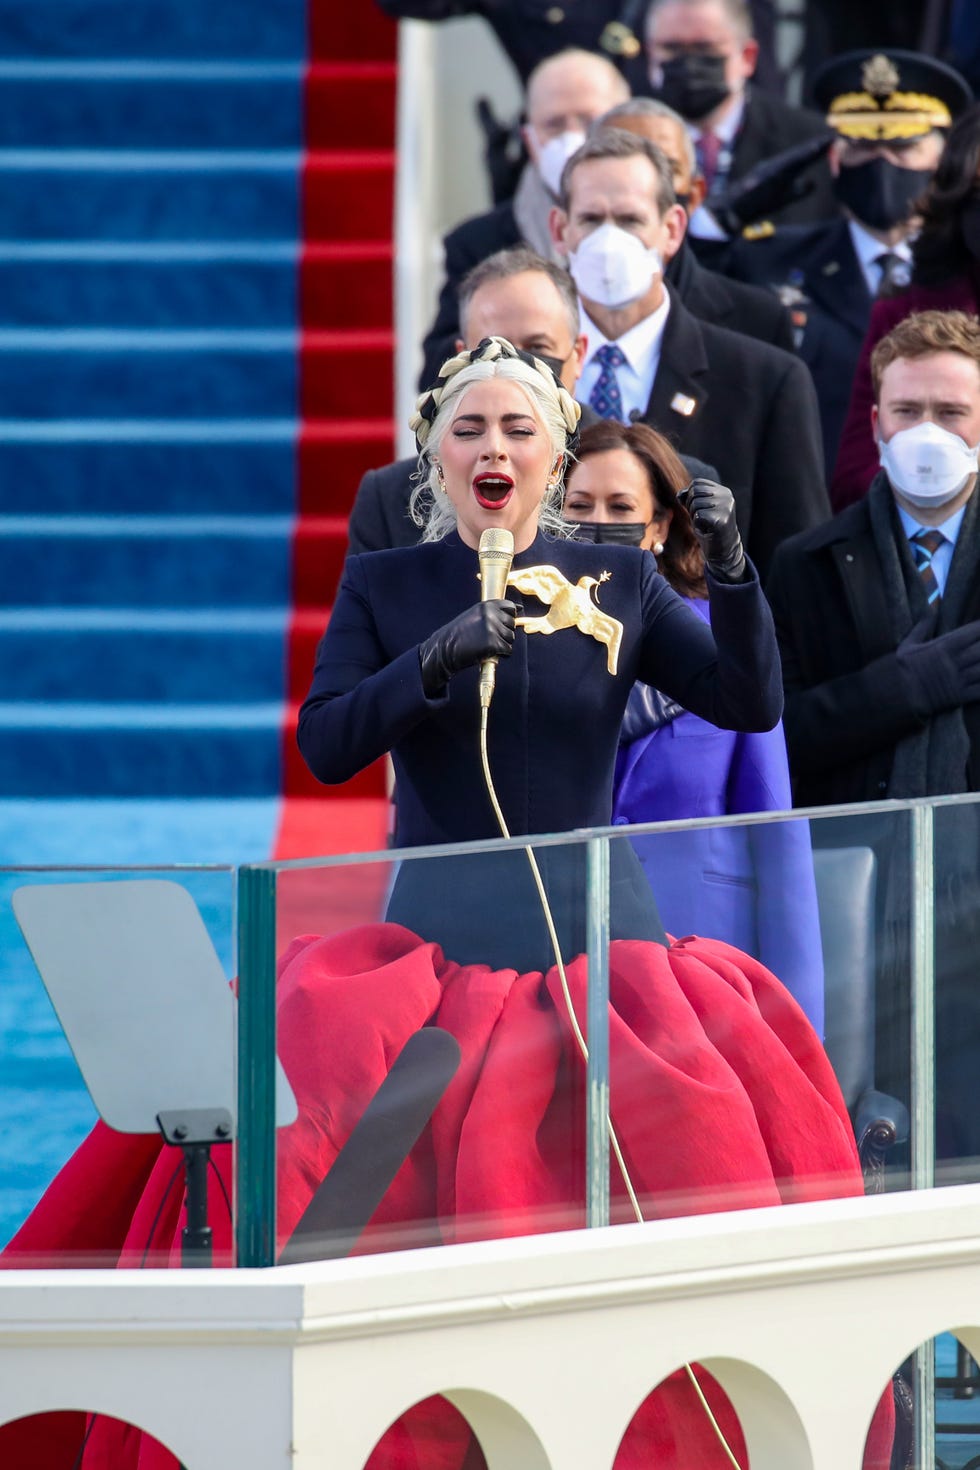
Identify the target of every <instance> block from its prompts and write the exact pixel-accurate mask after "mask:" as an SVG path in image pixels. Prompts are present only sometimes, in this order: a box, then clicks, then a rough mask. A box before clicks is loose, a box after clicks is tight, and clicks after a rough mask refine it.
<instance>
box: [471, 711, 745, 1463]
mask: <svg viewBox="0 0 980 1470" xmlns="http://www.w3.org/2000/svg"><path fill="white" fill-rule="evenodd" d="M489 714H490V709H489V702H488V703H486V704H481V708H480V763H481V765H482V766H483V780H484V783H485V785H486V788H487V795H488V797H489V798H490V805H491V806H492V807H493V814H494V816H495V817H496V819H497V825H498V827H499V828H500V832H501V835H502V836H503V837H510V831H509V830H508V827H507V822H506V819H505V818H504V814H503V811H502V810H501V807H500V802H499V801H498V799H497V792H496V788H495V787H494V784H493V776H492V774H491V771H490V757H489V753H488V750H487V725H488V717H489ZM524 852H525V854H526V855H527V860H528V862H529V863H530V865H531V875H532V877H533V878H534V884H535V887H536V888H537V890H538V897H539V898H540V900H541V912H542V914H543V915H544V921H545V924H546V925H547V929H548V937H549V939H550V940H551V947H552V949H553V950H554V955H555V966H556V968H557V970H558V978H559V980H560V982H561V993H562V997H563V999H564V1002H565V1010H566V1011H567V1013H568V1020H569V1024H570V1026H571V1028H572V1036H573V1037H574V1038H575V1045H576V1047H577V1048H578V1051H579V1054H580V1056H581V1058H582V1061H583V1062H584V1063H585V1065H586V1066H588V1064H589V1048H588V1043H587V1042H586V1040H585V1037H584V1035H583V1034H582V1028H581V1026H580V1025H579V1022H578V1017H577V1016H576V1014H575V1005H574V1002H573V1000H572V992H571V990H570V988H569V985H568V976H567V975H566V974H565V962H564V960H563V959H562V956H561V945H560V943H559V941H558V931H557V929H556V928H555V920H554V916H553V914H552V912H551V904H550V903H549V902H548V895H547V892H546V891H545V886H544V880H543V878H542V877H541V869H540V868H539V867H538V860H537V858H536V857H535V856H534V849H533V848H532V847H530V846H525V848H524ZM605 1121H606V1132H607V1134H608V1135H609V1146H610V1148H611V1149H612V1152H613V1157H614V1158H615V1160H616V1167H617V1169H618V1170H619V1175H620V1178H621V1179H622V1181H623V1185H624V1187H625V1189H626V1193H627V1195H628V1197H629V1202H630V1206H631V1208H632V1210H633V1214H634V1215H635V1216H636V1219H637V1222H638V1223H639V1224H640V1225H643V1224H645V1223H646V1221H645V1220H644V1218H643V1211H642V1210H641V1208H640V1201H639V1199H638V1198H637V1194H636V1190H635V1189H634V1187H633V1181H632V1179H631V1178H630V1174H629V1169H628V1168H627V1167H626V1160H625V1158H624V1157H623V1150H622V1148H621V1147H620V1143H619V1138H618V1137H617V1134H616V1129H615V1127H614V1126H613V1120H612V1115H611V1114H610V1112H609V1111H608V1110H607V1112H606V1120H605ZM682 1366H683V1369H684V1372H685V1373H686V1375H687V1378H688V1382H689V1383H690V1385H691V1387H692V1388H693V1389H694V1392H695V1394H696V1396H697V1399H698V1402H699V1403H700V1405H701V1407H702V1409H703V1410H704V1412H705V1414H706V1415H707V1416H708V1423H709V1424H710V1425H711V1428H712V1429H713V1430H714V1433H715V1437H716V1438H717V1440H718V1443H719V1444H720V1445H721V1448H722V1450H723V1451H724V1453H725V1456H726V1457H727V1459H728V1462H729V1464H730V1465H731V1466H732V1467H733V1470H743V1467H742V1465H741V1464H740V1463H739V1460H738V1458H737V1456H736V1455H735V1453H734V1451H733V1450H732V1447H731V1445H730V1444H729V1443H728V1440H727V1439H726V1438H725V1434H724V1431H723V1430H722V1427H721V1425H720V1424H719V1423H718V1420H717V1418H716V1417H715V1414H714V1412H713V1410H712V1408H711V1405H710V1404H709V1403H708V1400H707V1399H706V1398H705V1395H704V1389H703V1388H702V1387H701V1385H700V1383H699V1382H698V1379H697V1374H696V1373H695V1372H694V1369H693V1368H692V1367H691V1365H690V1363H684V1364H683V1365H682Z"/></svg>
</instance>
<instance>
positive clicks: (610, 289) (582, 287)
mask: <svg viewBox="0 0 980 1470" xmlns="http://www.w3.org/2000/svg"><path fill="white" fill-rule="evenodd" d="M663 268H664V267H663V261H662V260H661V258H660V252H659V251H658V250H654V249H652V248H651V249H648V248H647V246H646V245H644V243H643V241H642V240H640V239H638V238H637V236H636V235H631V234H630V232H629V230H621V229H620V227H619V225H614V224H612V223H611V222H610V221H609V220H607V221H606V223H605V224H602V225H600V226H599V228H598V229H597V230H593V231H592V232H591V234H588V235H586V237H585V239H584V240H583V241H582V243H581V245H580V246H579V247H578V249H577V250H575V251H573V252H572V254H571V255H570V256H569V257H568V269H569V270H570V271H571V274H572V279H573V281H574V282H575V284H576V286H577V287H578V289H579V291H580V293H581V294H582V295H583V296H584V297H585V299H586V301H595V302H596V303H597V304H598V305H599V306H609V307H616V306H628V305H629V303H630V302H631V301H638V300H639V299H640V297H641V296H645V295H646V293H647V292H648V291H649V289H650V286H651V283H652V281H653V278H654V276H658V275H661V274H662V273H663Z"/></svg>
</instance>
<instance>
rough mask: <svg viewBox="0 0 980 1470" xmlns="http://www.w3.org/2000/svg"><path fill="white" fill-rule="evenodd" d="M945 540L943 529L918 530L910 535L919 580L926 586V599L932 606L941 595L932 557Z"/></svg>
mask: <svg viewBox="0 0 980 1470" xmlns="http://www.w3.org/2000/svg"><path fill="white" fill-rule="evenodd" d="M945 540H946V537H945V536H944V535H943V533H942V531H935V530H930V531H926V530H922V531H916V533H915V535H914V536H912V537H910V544H911V547H912V555H913V557H914V558H915V567H916V571H917V572H918V573H919V580H920V581H921V583H922V585H923V587H924V588H925V592H926V601H927V602H928V603H929V604H930V606H931V605H932V603H934V602H935V601H936V599H937V598H938V596H939V583H938V582H937V581H936V573H935V572H934V571H933V568H932V559H933V557H934V556H935V554H936V552H937V551H938V550H939V548H940V546H942V544H943V542H944V541H945Z"/></svg>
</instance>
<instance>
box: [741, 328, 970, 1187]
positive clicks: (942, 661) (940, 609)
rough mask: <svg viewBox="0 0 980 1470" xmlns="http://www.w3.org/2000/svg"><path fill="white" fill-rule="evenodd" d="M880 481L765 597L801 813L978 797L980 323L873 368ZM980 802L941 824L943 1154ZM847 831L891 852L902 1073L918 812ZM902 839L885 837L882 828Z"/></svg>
mask: <svg viewBox="0 0 980 1470" xmlns="http://www.w3.org/2000/svg"><path fill="white" fill-rule="evenodd" d="M872 380H873V384H874V390H875V399H876V405H875V410H874V418H873V427H874V432H875V436H876V438H877V440H878V442H879V446H880V452H881V456H882V469H881V470H880V472H879V473H878V475H877V476H876V477H875V480H874V481H873V483H872V485H871V488H870V490H869V492H868V494H867V496H866V497H865V499H864V500H861V501H859V502H857V503H856V504H855V505H852V506H849V507H848V508H847V509H846V510H844V511H842V512H841V513H840V514H839V515H837V516H835V517H834V518H833V519H832V520H831V521H829V522H828V523H827V524H826V525H823V526H819V527H817V528H816V529H815V530H813V531H808V532H806V533H804V534H803V535H801V536H797V537H794V538H793V539H792V540H791V541H789V542H787V543H786V544H784V545H783V546H782V547H780V549H779V550H778V551H777V553H776V556H775V558H774V560H773V566H772V572H771V575H770V578H769V581H768V585H767V592H768V595H769V598H770V601H771V603H772V607H773V612H774V616H775V620H776V629H777V635H778V638H779V645H780V655H781V658H782V664H783V681H784V686H785V691H786V704H785V713H784V725H785V730H786V739H787V745H788V748H789V756H790V769H791V773H792V776H793V787H794V799H795V801H796V804H797V805H799V806H816V805H836V804H839V803H849V802H866V801H874V800H879V799H883V798H889V797H896V798H902V799H907V798H915V797H928V796H943V795H948V794H954V793H960V792H974V791H980V495H978V494H977V455H978V445H980V323H978V322H977V319H976V318H975V317H969V316H967V315H966V314H965V313H962V312H936V311H930V312H921V313H918V314H916V315H913V316H909V317H907V318H905V320H904V321H902V322H900V323H899V324H898V326H896V327H895V328H894V329H893V331H892V332H890V333H889V335H888V336H887V337H884V338H883V339H882V340H881V342H879V344H878V346H877V347H876V348H875V352H874V354H873V357H872ZM978 810H980V809H978V807H977V806H975V805H972V804H970V805H968V806H966V807H964V808H960V809H956V810H940V811H938V812H937V813H936V824H937V840H936V964H937V1002H938V1003H937V1032H938V1051H939V1058H938V1103H939V1113H940V1132H939V1152H940V1156H941V1157H944V1158H946V1159H962V1158H963V1157H964V1156H965V1155H970V1156H975V1155H980V1109H978V1108H977V1106H976V1075H977V1068H978V1066H980V984H978V975H977V964H978V955H980V824H978V821H977V814H978ZM900 818H901V820H898V819H896V820H895V821H889V820H888V819H887V817H882V818H880V819H879V818H878V817H875V816H872V815H870V814H869V815H865V816H862V817H858V816H855V817H853V818H850V817H849V818H848V819H847V821H846V823H841V822H838V823H836V831H833V829H829V828H828V827H826V826H825V824H823V823H814V832H815V833H817V834H818V837H819V834H820V833H821V832H828V833H829V834H830V835H828V836H827V838H826V840H827V841H833V842H834V844H835V845H842V843H843V842H855V843H865V844H866V845H869V846H871V847H873V848H874V849H875V850H876V852H877V856H878V866H879V882H878V894H879V903H878V910H877V921H878V935H877V938H878V948H879V970H878V980H879V995H878V1020H879V1026H878V1041H879V1066H880V1068H881V1069H883V1071H884V1073H886V1074H887V1077H886V1080H887V1083H888V1090H901V1086H902V1073H903V1071H904V1070H905V1068H906V1067H907V1057H908V1036H909V1014H908V992H909V987H908V974H909V942H910V936H909V922H908V916H909V913H910V912H911V908H912V899H913V893H912V873H911V867H910V861H909V860H910V852H911V837H910V829H909V827H908V820H907V819H908V813H907V812H903V813H901V814H900ZM886 828H887V831H886Z"/></svg>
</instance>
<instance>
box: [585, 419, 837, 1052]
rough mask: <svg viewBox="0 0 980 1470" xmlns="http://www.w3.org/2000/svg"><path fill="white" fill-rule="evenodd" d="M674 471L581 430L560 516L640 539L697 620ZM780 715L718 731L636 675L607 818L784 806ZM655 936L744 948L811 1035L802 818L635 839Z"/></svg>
mask: <svg viewBox="0 0 980 1470" xmlns="http://www.w3.org/2000/svg"><path fill="white" fill-rule="evenodd" d="M687 478H688V477H687V475H686V473H685V471H684V466H683V465H682V464H681V462H680V460H679V459H678V458H677V455H676V454H675V453H674V451H673V449H672V448H671V447H670V445H669V443H668V442H667V440H666V439H664V438H663V436H662V435H660V434H657V433H655V432H654V430H652V429H650V428H648V427H647V426H646V425H645V424H631V425H630V426H629V427H627V426H626V425H624V424H619V423H616V422H614V421H613V420H609V419H607V420H604V421H603V422H602V423H600V424H596V425H594V426H593V427H591V428H589V429H586V430H585V431H584V432H583V434H582V439H581V444H580V446H579V450H578V462H577V463H576V464H575V465H573V466H572V468H571V472H570V473H569V475H568V478H567V490H566V495H565V515H566V517H567V519H569V520H572V521H576V522H578V523H579V532H578V534H579V536H580V537H583V538H587V539H589V540H596V541H605V542H609V541H616V542H621V543H622V542H628V543H629V544H631V545H637V546H641V547H644V548H646V549H647V550H648V551H650V553H651V555H653V556H655V557H656V558H657V565H658V567H659V569H660V571H661V573H662V574H663V576H664V577H665V578H666V580H667V581H668V582H669V583H670V585H671V586H672V587H673V589H674V591H675V592H678V593H679V594H680V595H681V596H682V597H684V598H685V599H686V600H687V601H688V602H689V603H690V605H691V607H692V608H693V609H694V611H695V612H696V613H697V614H698V615H699V616H700V617H702V618H704V620H705V622H708V620H709V619H708V603H707V589H706V587H705V582H704V559H703V557H702V555H701V550H700V546H699V544H698V540H697V537H696V536H695V534H694V530H693V528H692V526H691V519H690V516H689V515H688V513H687V511H686V510H685V509H684V506H683V504H682V503H681V501H680V500H679V499H678V491H681V492H682V491H683V487H684V486H685V485H686V484H687ZM792 805H793V799H792V794H791V791H790V780H789V768H788V765H787V759H786V742H785V739H784V737H783V729H782V724H779V725H777V726H776V728H775V729H774V730H770V731H768V732H767V733H766V734H763V735H759V734H738V733H736V732H734V731H729V730H719V729H718V728H717V727H716V726H714V725H709V724H708V723H707V722H706V721H705V720H702V719H699V718H698V717H697V715H693V714H690V713H689V712H688V711H687V710H685V709H682V708H681V706H680V705H678V704H674V703H673V702H672V701H670V700H669V699H666V698H665V697H664V696H663V695H662V694H660V693H659V691H658V690H656V689H652V688H650V687H649V686H648V685H644V684H637V685H636V686H635V687H634V690H633V695H632V697H631V699H630V704H629V708H628V710H627V714H626V718H625V720H624V722H623V728H622V734H621V736H620V748H619V758H618V761H617V765H616V778H615V787H614V793H613V821H614V822H615V823H617V824H626V823H639V822H666V821H677V820H678V819H681V818H687V817H724V816H730V815H732V814H733V813H736V812H759V811H788V810H789V809H790V808H791V807H792ZM633 845H634V847H635V848H636V850H637V853H638V855H639V857H640V860H641V862H642V864H643V867H644V870H645V871H646V874H647V877H648V879H649V881H650V885H651V887H652V888H653V891H654V894H655V896H656V899H657V905H658V907H659V909H660V914H661V918H662V919H663V923H664V927H665V928H666V929H667V931H668V932H669V933H671V934H674V935H686V934H700V935H702V936H704V937H708V938H712V939H724V940H726V941H727V942H728V943H729V944H733V945H735V946H736V947H737V948H739V949H741V950H744V951H745V952H746V953H748V954H751V955H753V956H754V957H755V958H756V959H759V960H761V961H762V963H763V964H764V965H765V966H766V967H767V969H769V970H771V971H772V972H773V974H775V975H777V976H778V977H779V979H780V980H782V982H783V984H784V985H785V986H786V988H787V989H788V990H789V991H790V993H791V994H792V995H793V996H794V997H795V998H796V1000H797V1001H798V1002H799V1004H800V1005H801V1006H802V1008H803V1010H804V1011H805V1012H806V1014H807V1016H808V1017H809V1019H810V1021H811V1022H812V1024H813V1026H814V1028H815V1029H816V1031H817V1032H818V1034H820V1035H822V1034H823V958H822V953H821V945H820V923H819V917H818V913H817V899H816V888H815V884H814V877H813V861H812V857H811V852H810V835H809V828H808V826H807V823H806V822H804V821H800V820H798V819H797V820H792V821H786V822H779V823H767V824H765V825H758V826H747V827H741V828H718V827H711V826H708V827H705V828H702V829H698V830H693V831H687V832H674V833H661V834H659V835H657V836H646V837H636V838H634V839H633Z"/></svg>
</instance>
